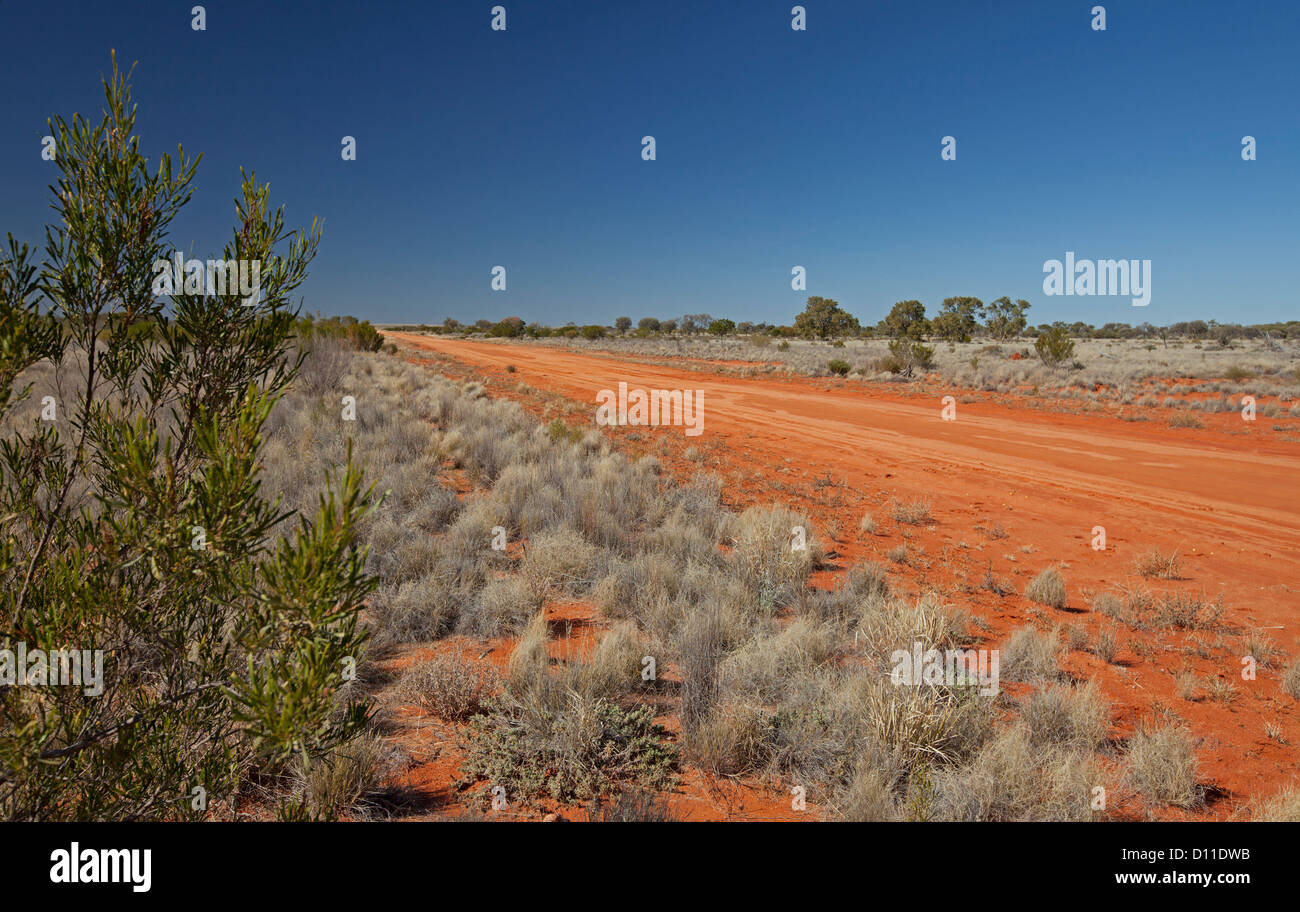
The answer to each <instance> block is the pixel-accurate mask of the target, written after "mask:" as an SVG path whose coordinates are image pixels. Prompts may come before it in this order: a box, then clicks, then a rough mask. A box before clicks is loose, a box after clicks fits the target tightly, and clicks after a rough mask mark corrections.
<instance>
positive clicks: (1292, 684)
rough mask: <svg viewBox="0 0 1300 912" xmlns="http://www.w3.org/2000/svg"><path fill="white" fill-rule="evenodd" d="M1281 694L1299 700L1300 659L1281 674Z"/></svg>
mask: <svg viewBox="0 0 1300 912" xmlns="http://www.w3.org/2000/svg"><path fill="white" fill-rule="evenodd" d="M1281 683H1282V692H1283V693H1285V694H1288V695H1289V696H1291V697H1293V698H1294V699H1296V700H1300V658H1298V659H1296V660H1295V661H1293V662H1292V663H1291V664H1290V665H1288V666H1287V667H1286V670H1285V671H1283V672H1282V681H1281Z"/></svg>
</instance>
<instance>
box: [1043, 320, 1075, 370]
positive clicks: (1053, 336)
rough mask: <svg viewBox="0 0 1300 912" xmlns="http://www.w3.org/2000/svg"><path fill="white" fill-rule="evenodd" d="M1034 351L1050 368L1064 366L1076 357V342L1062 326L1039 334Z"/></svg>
mask: <svg viewBox="0 0 1300 912" xmlns="http://www.w3.org/2000/svg"><path fill="white" fill-rule="evenodd" d="M1034 351H1036V352H1038V357H1039V358H1041V359H1042V362H1043V363H1044V364H1046V365H1048V366H1055V365H1058V364H1064V363H1065V362H1066V361H1069V360H1070V359H1071V358H1072V357H1074V341H1073V340H1072V339H1070V336H1069V334H1068V333H1067V332H1066V331H1065V329H1063V328H1062V327H1060V326H1053V327H1052V328H1051V329H1049V330H1047V331H1046V332H1043V333H1039V334H1038V339H1037V341H1035V342H1034Z"/></svg>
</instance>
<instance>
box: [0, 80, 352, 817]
mask: <svg viewBox="0 0 1300 912" xmlns="http://www.w3.org/2000/svg"><path fill="white" fill-rule="evenodd" d="M128 79H129V74H122V73H119V71H118V68H117V63H116V60H114V61H113V72H112V77H111V79H109V80H106V81H105V83H104V111H103V116H102V119H101V120H100V121H99V122H98V123H92V122H91V121H89V120H87V119H86V118H84V117H82V116H80V115H76V116H74V117H73V118H72V120H71V121H67V120H65V119H63V118H54V119H53V120H51V122H50V133H51V134H52V135H53V136H54V137H55V138H56V140H57V156H56V159H55V164H56V166H57V168H58V176H57V178H56V179H55V182H54V186H53V187H52V188H51V189H52V190H53V193H54V198H53V201H52V202H53V208H54V209H55V211H56V212H57V219H56V221H55V223H54V224H52V225H51V226H49V227H47V229H46V237H45V245H44V247H45V251H44V258H43V262H42V263H40V264H39V265H38V264H37V262H36V258H35V255H34V254H33V253H32V252H31V251H30V250H29V249H28V248H27V247H26V246H19V245H18V244H17V243H16V242H14V241H13V240H12V238H11V239H10V243H9V249H8V252H7V253H4V254H0V428H3V434H2V435H0V649H10V650H16V649H17V648H18V644H24V645H25V647H26V648H27V649H28V650H36V649H41V650H57V649H64V648H67V649H78V650H102V651H103V680H102V693H98V694H95V693H90V694H87V693H86V690H87V689H88V688H86V687H81V686H66V685H63V684H50V683H44V684H43V683H40V679H39V678H37V679H35V681H36V682H35V683H32V682H28V681H22V679H21V678H16V679H15V684H14V685H10V686H5V685H3V684H0V814H3V816H4V817H6V818H10V819H141V818H146V819H148V818H155V819H156V818H183V817H202V816H204V815H205V813H206V810H205V807H207V806H208V805H209V803H210V802H214V801H216V800H217V799H218V798H220V799H222V800H225V801H229V800H231V799H232V798H233V797H234V796H236V795H237V794H238V792H239V787H240V784H241V782H243V781H245V779H246V777H247V776H248V775H249V773H250V772H252V771H257V772H258V773H260V774H262V775H264V776H275V775H279V774H282V773H284V772H285V771H286V770H288V769H289V767H290V765H291V764H290V761H291V760H292V761H293V764H292V766H293V767H294V768H295V769H299V770H301V769H303V768H309V767H310V766H311V764H312V763H313V762H314V761H316V760H317V759H318V758H321V757H324V756H325V755H326V754H327V753H328V752H329V751H330V750H331V749H332V748H333V747H335V746H337V745H338V744H339V743H341V742H342V741H344V740H347V739H349V738H350V737H352V736H353V735H354V734H355V733H356V732H357V731H358V730H359V728H360V727H361V726H362V725H363V724H364V722H365V720H366V717H367V709H366V707H365V706H364V705H363V704H361V703H357V702H350V701H346V700H344V699H343V697H344V696H345V695H346V694H347V693H348V689H347V688H346V678H347V671H348V670H349V669H350V668H351V667H352V666H351V662H352V661H354V660H355V661H359V660H360V658H361V650H362V647H363V645H364V639H365V637H364V634H363V632H362V631H361V630H360V629H359V627H358V621H357V614H358V611H359V609H360V607H361V605H362V602H363V599H364V598H365V595H366V593H367V592H368V591H369V589H370V588H371V586H372V584H373V581H372V579H371V578H370V577H369V576H367V575H366V573H365V571H364V559H365V555H364V554H363V553H360V552H359V551H358V549H357V548H356V547H355V545H354V527H355V524H356V522H357V521H358V520H359V519H360V518H361V516H362V515H363V514H364V513H365V512H366V511H367V509H368V508H369V501H370V494H369V492H368V491H367V490H365V489H364V488H363V483H362V479H361V475H360V473H359V472H358V471H357V470H356V469H355V468H354V467H353V466H352V464H351V460H350V458H349V462H348V464H347V466H346V467H344V468H343V469H342V470H341V471H340V473H339V476H338V478H337V479H336V482H337V483H336V484H335V485H333V486H331V489H330V490H329V491H328V492H327V493H325V494H323V495H322V496H321V497H320V500H319V504H318V508H317V510H316V511H315V515H314V516H313V517H304V518H302V519H301V521H300V522H298V524H297V527H296V529H295V528H291V529H290V532H289V534H287V535H284V536H280V535H278V534H275V533H274V531H273V530H275V529H276V527H277V525H278V524H279V523H280V522H281V521H282V520H283V519H284V518H285V516H284V513H283V512H282V511H281V510H280V508H279V506H278V502H271V501H268V499H267V498H266V497H265V495H264V492H263V491H262V490H261V489H260V486H259V452H260V449H261V446H262V425H263V422H264V421H265V420H266V417H267V414H268V411H269V410H270V408H271V406H272V404H273V403H274V401H275V399H276V398H277V396H278V395H279V394H280V392H281V391H282V390H283V389H284V388H285V386H286V385H287V384H288V383H289V382H290V380H291V379H292V378H293V376H294V374H295V372H296V371H297V369H298V367H299V365H300V361H299V360H298V359H296V358H294V357H291V356H290V354H289V351H290V345H291V344H292V332H293V325H294V318H295V309H294V307H293V305H292V304H291V302H290V295H291V294H292V293H293V292H294V290H295V289H296V288H298V287H299V285H300V284H301V283H302V281H303V279H304V278H305V277H306V273H307V266H308V264H309V263H310V261H311V260H312V258H313V257H314V255H315V253H316V249H317V245H318V243H319V238H320V234H319V229H318V228H317V226H316V225H315V224H313V226H312V228H311V230H310V231H297V232H289V231H288V230H287V229H286V228H285V227H284V219H283V213H282V210H280V209H272V208H271V206H270V203H269V199H268V189H267V187H265V186H259V185H258V184H257V183H256V181H255V179H254V178H253V177H251V176H246V177H245V178H244V179H243V181H242V186H241V188H240V195H239V197H238V198H237V199H236V200H235V213H236V225H235V229H234V233H233V237H232V239H231V240H230V241H229V242H228V243H227V244H226V245H225V248H224V250H223V258H224V259H226V260H245V261H248V262H250V263H252V262H258V263H260V265H261V267H262V268H261V279H260V286H261V298H260V302H259V303H256V304H254V305H253V306H248V305H247V303H246V302H245V300H244V298H243V296H242V295H240V294H239V293H238V289H226V291H227V292H231V293H223V294H206V295H205V294H202V293H198V294H194V293H186V292H185V290H184V289H177V290H176V293H175V294H173V295H171V296H170V303H169V304H168V302H167V301H166V300H164V299H161V298H159V297H157V296H155V294H154V285H153V279H154V265H153V264H154V263H155V262H156V261H157V260H159V259H165V258H167V257H168V256H169V255H170V250H169V249H168V246H167V240H168V227H169V225H170V223H171V222H172V220H173V218H174V217H175V216H176V214H177V212H178V211H179V210H180V209H181V207H182V206H183V205H184V204H185V203H186V202H187V201H188V200H189V198H190V196H191V193H192V182H193V179H194V176H195V169H196V166H197V163H198V160H197V159H192V158H188V157H187V156H186V155H185V154H184V152H183V151H181V150H179V149H178V152H177V158H176V161H175V163H173V161H172V159H171V157H170V156H166V155H164V156H162V157H161V158H160V159H159V160H158V161H157V163H156V166H155V167H154V168H153V169H152V170H151V169H150V167H149V164H148V162H147V161H146V159H145V157H144V155H143V154H142V153H141V151H140V148H139V139H138V138H137V137H136V136H135V135H133V132H134V121H135V109H134V107H133V106H132V103H131V97H130V88H129V85H128ZM51 370H52V371H53V372H55V373H56V374H57V375H58V376H59V377H61V378H66V377H68V376H71V377H73V378H74V379H75V389H69V388H67V387H66V386H63V387H61V401H56V402H55V406H56V412H55V420H52V421H43V420H41V419H40V418H38V417H36V416H35V413H34V412H32V411H31V410H28V411H27V412H23V411H22V408H21V407H22V406H23V405H24V400H25V399H26V398H27V397H28V396H29V395H30V394H31V385H30V383H29V382H27V381H26V380H25V379H24V377H23V376H22V375H23V374H24V372H25V371H33V372H35V373H40V372H42V371H43V372H45V373H46V374H48V373H49V372H50V371H51ZM31 375H32V374H29V375H28V376H31ZM322 481H323V479H322ZM18 671H19V672H20V673H21V672H22V669H19V670H18ZM89 689H90V690H92V691H93V690H94V689H95V688H93V687H91V688H89ZM340 691H342V693H340ZM345 704H346V705H345ZM200 789H201V790H202V791H199V790H200ZM284 810H285V811H287V812H288V813H290V814H295V815H297V814H301V813H302V810H301V808H297V807H294V806H285V808H284Z"/></svg>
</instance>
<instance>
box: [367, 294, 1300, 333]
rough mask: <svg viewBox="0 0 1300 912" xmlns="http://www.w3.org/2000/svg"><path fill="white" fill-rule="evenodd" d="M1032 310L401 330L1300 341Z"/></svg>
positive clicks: (509, 320)
mask: <svg viewBox="0 0 1300 912" xmlns="http://www.w3.org/2000/svg"><path fill="white" fill-rule="evenodd" d="M1029 309H1030V304H1029V302H1028V301H1026V300H1023V299H1016V300H1012V299H1011V298H1010V297H1007V296H1005V295H1004V296H1003V297H1000V298H997V299H996V300H994V301H991V302H989V303H987V304H986V303H984V302H983V301H982V300H980V299H979V298H976V297H968V296H956V297H951V298H945V299H944V301H943V303H942V304H941V305H940V308H939V312H938V313H936V314H934V315H933V316H929V315H927V313H926V308H925V305H924V304H922V303H921V302H920V301H917V300H908V301H899V302H898V303H896V304H894V306H893V307H892V308H890V310H889V312H888V313H887V314H886V315H885V317H884V318H883V319H881V320H880V321H879V322H878V323H876V324H875V325H874V326H873V325H870V324H868V325H863V324H862V323H861V322H860V321H859V320H858V318H857V317H855V316H853V315H852V314H850V313H848V312H847V311H846V310H844V309H843V308H841V307H840V305H839V303H838V302H837V301H834V300H832V299H831V298H823V297H818V296H814V297H810V298H808V302H807V305H806V306H805V307H804V310H803V312H801V313H800V314H798V315H797V316H796V317H795V318H794V322H793V324H792V325H788V326H782V325H774V324H771V323H752V322H749V321H741V322H736V321H734V320H730V319H727V318H714V317H713V316H712V315H710V314H707V313H696V314H685V315H683V316H681V317H677V318H669V319H660V318H658V317H642V318H641V319H639V320H637V321H636V322H635V325H634V323H633V320H632V318H631V317H627V316H622V317H618V318H617V319H616V320H614V322H613V323H612V324H610V325H602V324H596V323H590V324H585V325H579V324H576V323H566V324H565V325H563V326H546V325H543V324H541V323H536V322H532V323H529V322H525V321H524V320H523V319H522V318H521V317H514V316H512V317H506V318H505V319H503V320H499V321H497V322H493V321H491V320H477V321H475V322H474V323H468V324H467V323H461V322H460V321H458V320H455V319H453V318H451V317H448V318H447V319H445V320H443V321H442V323H440V324H413V325H408V326H403V327H396V328H398V329H408V330H418V331H422V332H431V333H442V334H447V333H452V334H482V335H486V336H488V337H499V338H520V337H524V338H534V339H536V338H548V337H563V338H579V337H581V338H585V339H601V338H606V337H632V338H649V337H663V336H695V335H701V334H711V335H714V336H770V337H775V338H786V339H789V338H806V339H846V338H858V339H861V338H888V339H893V340H906V341H909V342H912V343H920V342H925V341H936V340H937V341H941V342H970V341H971V340H973V339H976V338H983V339H989V340H991V341H994V342H1009V341H1012V340H1016V339H1026V340H1036V339H1038V338H1040V337H1042V336H1043V335H1045V334H1051V335H1053V336H1062V337H1069V338H1074V339H1150V340H1158V341H1162V342H1165V343H1168V341H1169V340H1170V339H1192V340H1207V341H1213V342H1217V343H1219V344H1221V345H1227V344H1228V343H1230V342H1231V341H1233V340H1234V339H1259V338H1264V337H1269V338H1273V339H1279V340H1280V339H1300V320H1288V321H1286V322H1278V323H1257V324H1252V325H1242V324H1239V323H1218V322H1216V321H1214V320H1209V321H1206V320H1187V321H1181V322H1177V323H1171V324H1169V325H1168V326H1155V325H1153V324H1151V323H1140V324H1137V325H1130V324H1128V323H1106V324H1104V325H1102V326H1094V325H1093V324H1091V323H1084V322H1081V321H1078V322H1074V323H1068V322H1065V321H1059V320H1058V321H1056V322H1053V323H1041V324H1038V325H1037V326H1033V325H1030V323H1029V317H1028V314H1029ZM348 319H350V318H348ZM367 325H368V324H367Z"/></svg>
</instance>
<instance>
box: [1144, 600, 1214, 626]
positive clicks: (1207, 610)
mask: <svg viewBox="0 0 1300 912" xmlns="http://www.w3.org/2000/svg"><path fill="white" fill-rule="evenodd" d="M1223 611H1224V606H1223V596H1219V598H1217V599H1215V600H1214V601H1213V602H1207V601H1204V600H1203V599H1199V598H1197V597H1196V596H1194V595H1184V594H1181V593H1166V594H1165V595H1164V597H1163V598H1161V599H1160V601H1159V602H1157V603H1156V606H1155V611H1154V621H1155V624H1156V626H1158V627H1177V628H1179V629H1180V630H1205V629H1208V628H1211V627H1213V626H1215V624H1217V623H1218V621H1219V618H1221V617H1223Z"/></svg>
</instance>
